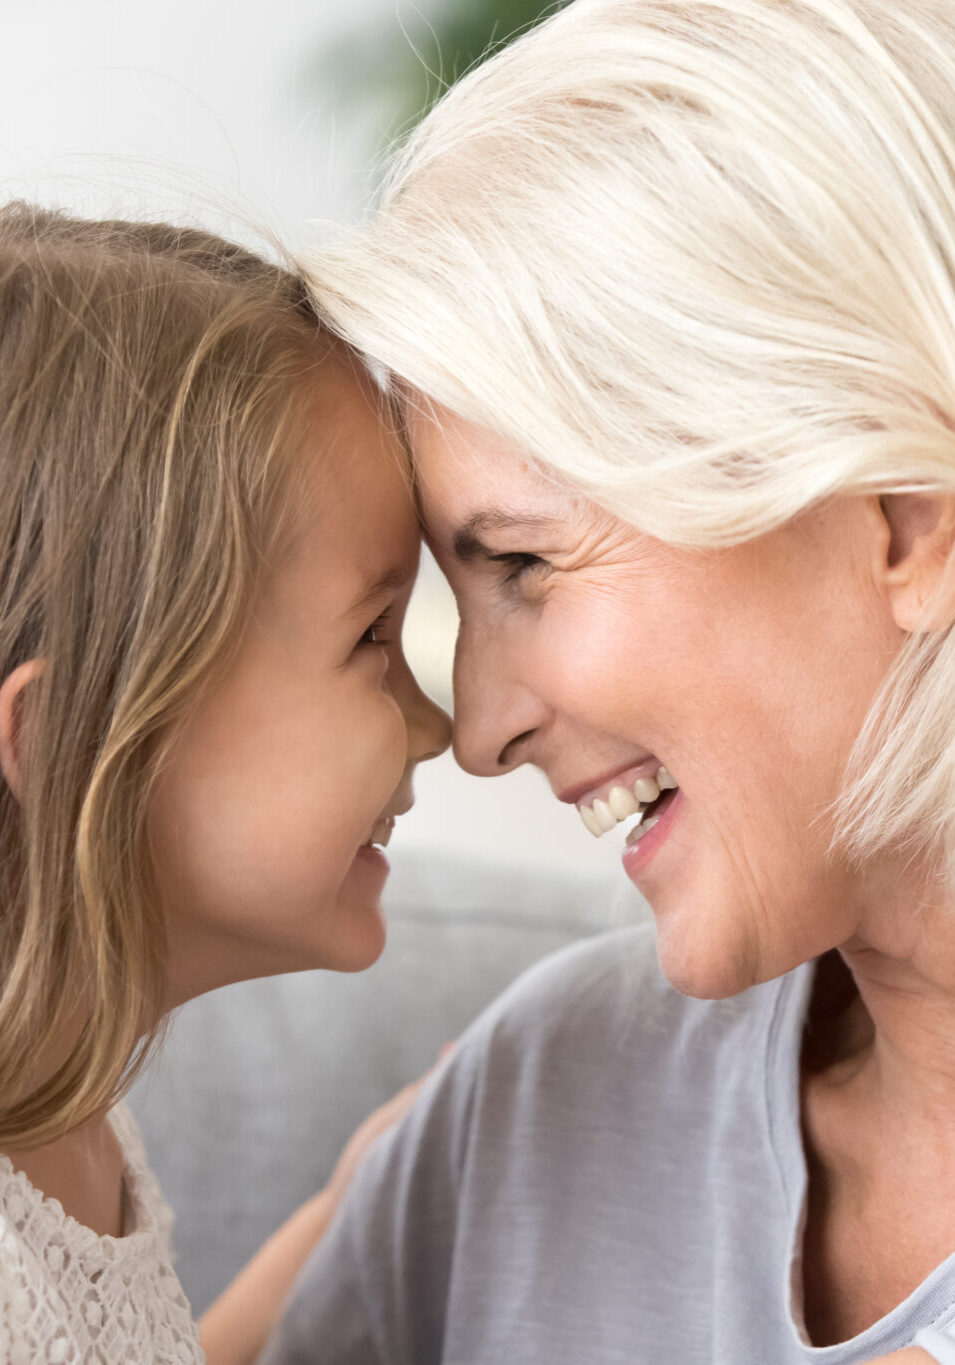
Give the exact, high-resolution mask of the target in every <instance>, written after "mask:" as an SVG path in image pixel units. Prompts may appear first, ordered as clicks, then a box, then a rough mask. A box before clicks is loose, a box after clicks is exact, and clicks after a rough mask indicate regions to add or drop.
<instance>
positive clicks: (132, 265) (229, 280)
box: [0, 204, 327, 1148]
mask: <svg viewBox="0 0 955 1365" xmlns="http://www.w3.org/2000/svg"><path fill="white" fill-rule="evenodd" d="M326 348H327V342H326V341H325V340H324V338H323V334H322V331H321V328H320V326H319V324H318V321H317V319H316V317H315V314H314V313H313V311H312V310H311V308H310V306H309V304H308V302H307V300H306V296H305V292H304V290H303V288H302V286H301V284H300V282H299V281H298V279H297V278H296V277H295V276H294V275H293V274H291V273H288V272H286V271H284V270H282V269H280V268H279V267H277V266H273V265H270V264H267V263H266V262H264V261H263V260H261V259H259V258H258V257H256V256H254V255H253V254H252V253H251V252H248V251H246V250H244V249H242V248H240V247H237V246H233V245H231V244H229V243H226V242H224V241H222V240H221V239H219V238H217V237H214V236H212V235H210V234H207V233H204V232H199V231H195V230H182V229H178V228H173V227H170V226H165V225H156V224H141V223H140V224H132V223H125V222H99V223H92V222H84V221H80V220H77V219H73V218H70V217H67V216H65V215H61V214H56V213H50V212H46V211H43V210H40V209H37V208H35V207H32V206H29V205H25V204H12V205H9V206H7V207H6V208H4V209H0V680H2V679H3V678H5V677H6V676H8V675H9V673H10V672H11V671H12V670H13V669H15V668H16V667H17V666H18V665H19V664H22V663H24V662H25V661H27V660H29V659H34V658H39V659H42V660H43V661H44V664H43V668H42V671H41V672H40V674H39V676H38V677H37V678H36V679H34V680H33V681H32V682H30V683H29V684H28V685H27V688H26V691H25V693H24V699H23V700H24V714H25V715H26V716H27V717H28V723H27V724H25V725H24V729H23V733H24V737H25V750H26V751H25V754H24V779H23V786H22V790H21V792H20V800H19V801H17V800H16V799H15V797H14V795H13V793H12V792H11V790H10V788H9V787H8V786H7V784H6V783H5V782H4V781H3V780H2V778H0V1148H2V1147H31V1146H35V1145H38V1144H40V1143H42V1142H46V1141H50V1140H52V1139H54V1138H56V1137H58V1136H60V1135H61V1134H63V1133H64V1132H66V1131H68V1130H69V1129H70V1128H72V1127H74V1126H76V1125H77V1124H79V1123H81V1122H83V1121H84V1120H85V1119H86V1118H88V1117H90V1116H91V1115H92V1114H94V1113H96V1112H97V1111H99V1110H100V1109H102V1108H103V1107H104V1106H106V1105H108V1104H110V1103H111V1102H113V1100H114V1099H115V1098H117V1096H118V1095H119V1094H120V1093H122V1091H123V1089H124V1087H125V1086H126V1085H127V1084H128V1082H129V1081H130V1080H131V1079H132V1077H133V1076H134V1075H135V1074H136V1072H137V1071H138V1069H139V1068H140V1066H141V1065H142V1062H143V1060H144V1059H145V1057H146V1055H147V1053H148V1051H149V1048H150V1045H151V1043H152V1042H153V1041H154V1039H155V1036H156V1030H157V1028H158V1022H157V1021H158V1019H159V1017H160V1014H161V990H162V976H163V961H164V935H163V923H162V916H161V913H160V909H159V905H158V901H157V896H156V894H155V887H154V885H153V880H152V876H151V872H150V863H149V857H148V850H147V846H146V837H145V811H146V807H147V803H148V798H149V792H150V783H151V781H152V779H153V778H154V776H155V774H156V772H157V770H158V767H159V765H160V764H161V760H162V754H163V752H164V748H165V746H166V743H167V741H168V740H169V739H170V738H171V737H172V736H174V734H175V732H176V726H177V723H180V722H181V721H182V720H183V718H184V716H185V714H186V711H187V709H188V707H189V706H190V704H191V703H192V702H193V700H194V699H195V697H196V694H197V691H198V690H199V689H200V688H201V686H202V685H203V684H204V683H206V682H208V681H209V680H210V679H211V677H213V676H214V675H215V674H216V672H217V670H218V668H220V667H221V666H223V665H224V664H225V663H226V662H227V660H228V656H229V652H230V650H231V649H232V648H233V647H234V645H235V644H236V642H237V640H238V638H239V634H240V631H241V625H242V622H243V620H244V619H245V616H246V612H247V609H248V606H249V604H250V600H251V595H252V593H253V591H254V587H255V584H256V581H257V578H258V575H259V573H260V571H261V569H262V567H263V565H264V564H267V563H269V562H271V561H272V559H273V556H274V553H275V552H277V551H278V549H279V543H280V539H281V537H282V535H283V526H284V513H285V512H286V511H287V510H288V508H289V499H288V496H287V493H288V490H287V488H286V486H285V479H284V478H283V477H282V469H281V465H282V463H283V461H282V458H281V457H282V456H285V455H287V453H288V451H289V449H290V443H292V442H293V440H294V439H295V438H296V437H298V439H299V441H300V440H301V436H302V423H303V418H302V413H303V411H305V410H307V408H308V398H307V394H308V391H309V389H310V387H311V385H312V384H313V383H314V370H315V367H316V365H317V364H319V363H320V361H321V358H322V354H323V350H324V349H326ZM52 1039H65V1040H68V1041H67V1042H66V1044H65V1045H64V1046H63V1047H62V1048H61V1049H60V1051H59V1052H58V1054H57V1055H55V1056H51V1052H50V1042H51V1040H52Z"/></svg>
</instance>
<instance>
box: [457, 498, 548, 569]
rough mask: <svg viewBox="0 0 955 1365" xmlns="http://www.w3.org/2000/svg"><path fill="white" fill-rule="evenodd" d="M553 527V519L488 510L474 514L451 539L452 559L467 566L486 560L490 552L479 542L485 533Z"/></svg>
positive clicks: (537, 529)
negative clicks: (481, 559)
mask: <svg viewBox="0 0 955 1365" xmlns="http://www.w3.org/2000/svg"><path fill="white" fill-rule="evenodd" d="M554 525H555V519H554V518H553V517H532V516H523V515H521V514H519V513H513V512H498V511H496V510H493V509H488V510H485V511H483V512H475V513H474V515H473V516H470V517H468V519H467V521H465V522H463V523H462V524H461V525H460V526H459V527H458V529H457V530H456V531H455V532H454V535H453V536H452V537H451V546H452V549H453V550H454V557H455V559H457V560H458V561H459V562H460V563H461V564H469V563H470V562H471V561H472V560H474V559H478V558H484V559H487V558H488V557H489V556H490V554H491V551H490V549H489V548H488V547H487V546H486V545H485V544H484V542H483V541H482V540H481V535H482V534H483V533H484V532H486V531H509V530H515V529H518V530H524V531H528V530H530V531H540V530H543V529H544V528H545V527H550V526H554Z"/></svg>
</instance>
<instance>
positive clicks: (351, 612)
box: [342, 565, 414, 618]
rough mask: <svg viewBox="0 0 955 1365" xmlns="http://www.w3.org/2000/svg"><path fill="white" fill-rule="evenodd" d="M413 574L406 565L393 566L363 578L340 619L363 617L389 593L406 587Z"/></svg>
mask: <svg viewBox="0 0 955 1365" xmlns="http://www.w3.org/2000/svg"><path fill="white" fill-rule="evenodd" d="M413 573H414V570H413V569H412V568H411V567H410V566H408V565H402V566H400V567H399V566H398V565H395V566H394V567H393V568H390V569H387V570H386V571H385V572H384V573H380V574H375V575H372V576H371V577H370V578H365V579H364V580H363V581H362V583H361V585H360V586H359V588H358V589H357V591H356V593H355V596H354V598H353V599H352V601H351V604H350V605H349V606H348V607H346V609H345V611H344V612H342V617H343V618H351V617H353V616H362V615H364V613H365V612H367V611H368V610H369V608H371V607H372V606H373V605H374V604H375V603H377V602H380V601H382V599H383V598H385V597H388V596H390V595H391V593H394V592H398V591H400V589H401V588H404V587H407V585H408V583H409V582H410V581H411V578H412V576H413Z"/></svg>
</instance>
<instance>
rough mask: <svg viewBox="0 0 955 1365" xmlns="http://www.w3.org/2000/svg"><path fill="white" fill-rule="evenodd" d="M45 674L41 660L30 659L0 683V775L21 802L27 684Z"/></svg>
mask: <svg viewBox="0 0 955 1365" xmlns="http://www.w3.org/2000/svg"><path fill="white" fill-rule="evenodd" d="M42 671H43V660H42V659H28V660H27V662H26V663H25V664H21V665H20V666H19V668H15V669H14V670H13V672H12V673H11V674H9V675H8V676H7V677H6V678H4V680H3V682H2V684H0V772H2V773H3V776H4V778H5V779H6V783H7V786H8V787H9V788H10V790H11V791H12V792H13V795H14V796H15V797H16V799H17V800H18V801H19V800H20V785H21V776H22V771H23V752H24V747H25V744H26V738H25V730H26V720H25V714H26V705H25V703H26V697H25V696H24V692H25V690H26V687H27V684H28V683H31V682H32V681H33V679H34V678H36V677H38V676H39V674H40V673H41V672H42Z"/></svg>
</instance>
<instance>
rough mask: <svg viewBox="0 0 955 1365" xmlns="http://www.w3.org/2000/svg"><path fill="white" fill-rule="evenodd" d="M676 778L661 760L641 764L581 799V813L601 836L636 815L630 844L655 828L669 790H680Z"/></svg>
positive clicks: (591, 827) (579, 810)
mask: <svg viewBox="0 0 955 1365" xmlns="http://www.w3.org/2000/svg"><path fill="white" fill-rule="evenodd" d="M678 790H679V788H678V786H677V783H676V779H675V778H674V777H673V775H672V773H670V772H669V770H668V769H667V768H666V767H665V766H664V765H663V764H662V763H660V762H659V761H656V766H655V767H653V768H651V770H650V771H648V770H647V767H646V764H641V765H640V768H639V770H638V769H636V768H634V769H632V770H631V771H630V772H624V773H621V774H619V775H618V776H617V777H615V778H613V779H612V780H611V781H610V782H607V783H604V784H603V786H602V787H600V788H597V789H596V790H595V791H593V792H588V794H587V796H586V797H585V798H584V799H582V800H580V801H578V802H577V813H578V815H579V816H580V818H581V820H583V822H584V825H585V826H586V827H587V829H588V830H589V831H590V833H591V834H592V835H593V836H594V838H595V839H599V838H600V837H601V835H603V834H607V833H608V832H609V831H610V830H612V829H615V828H616V826H617V825H618V824H620V823H621V822H622V821H624V820H629V819H630V818H631V817H632V816H636V820H635V822H634V828H633V829H632V830H631V832H630V834H628V836H627V843H628V845H629V844H630V843H631V842H633V841H635V840H637V839H639V838H641V837H642V835H643V834H644V833H646V832H647V831H648V830H650V829H652V828H653V826H654V824H655V823H656V821H657V819H658V818H659V816H660V814H662V805H663V798H664V796H665V794H666V793H668V792H673V791H678Z"/></svg>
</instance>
